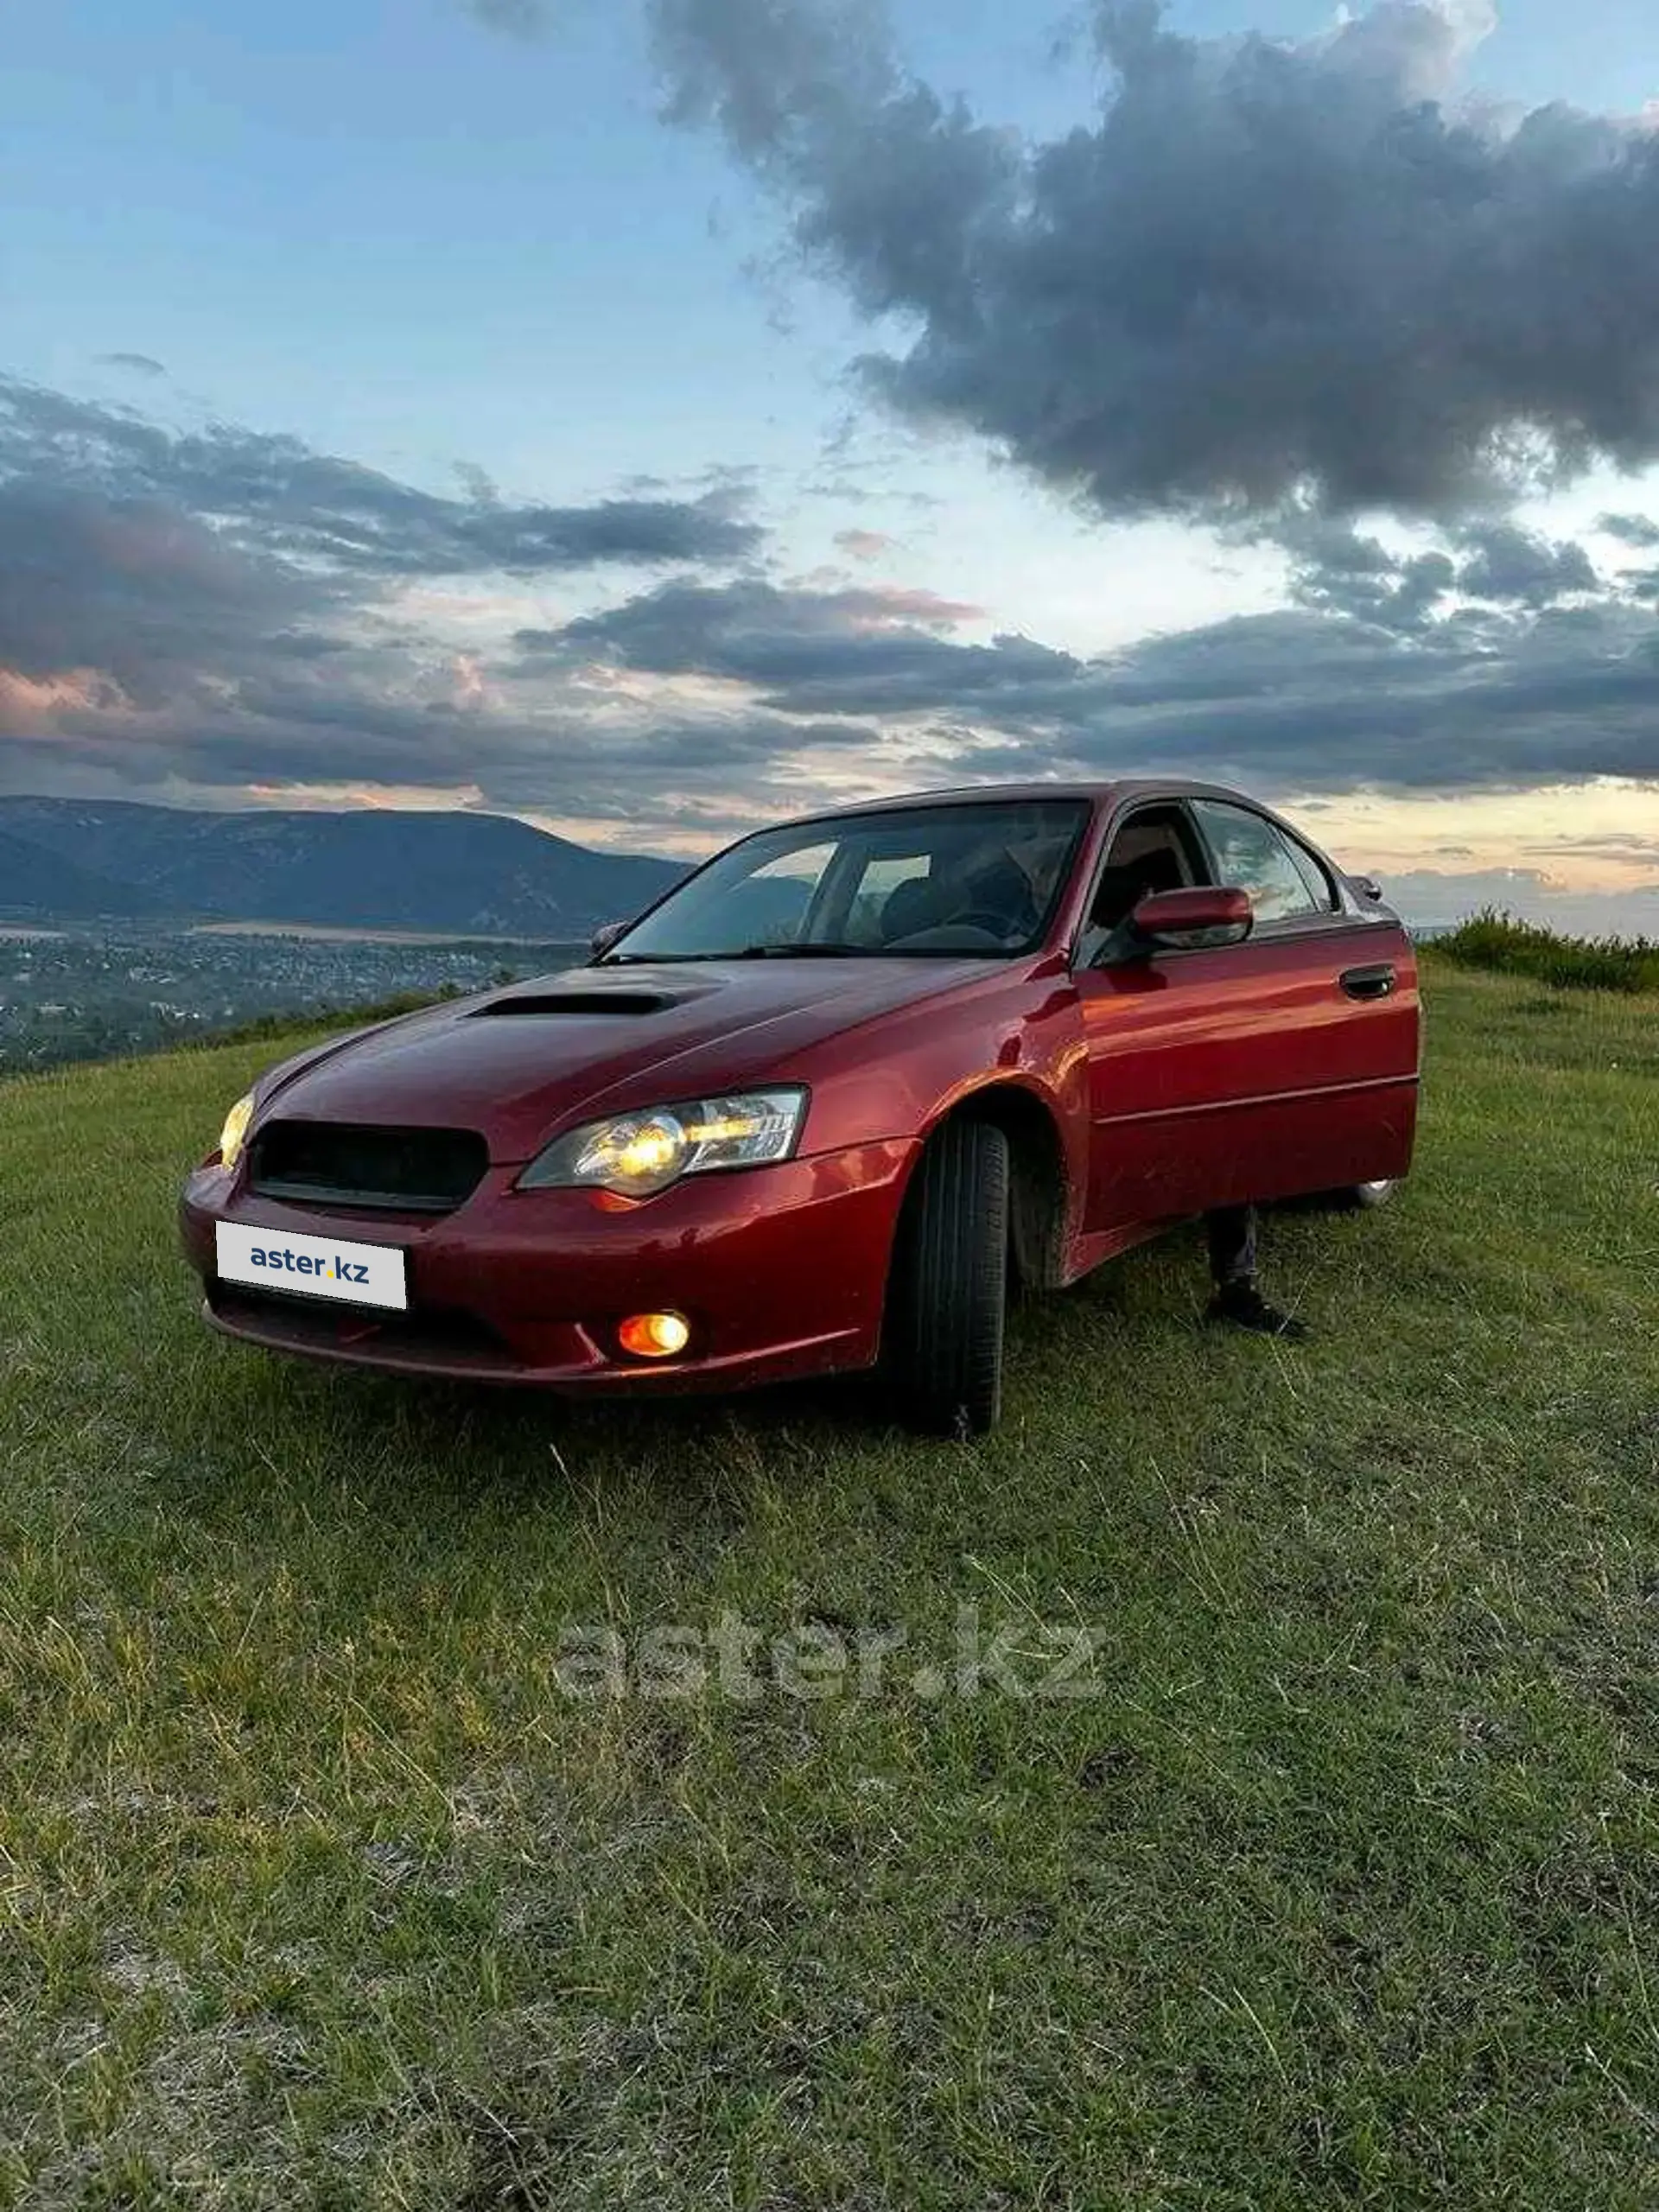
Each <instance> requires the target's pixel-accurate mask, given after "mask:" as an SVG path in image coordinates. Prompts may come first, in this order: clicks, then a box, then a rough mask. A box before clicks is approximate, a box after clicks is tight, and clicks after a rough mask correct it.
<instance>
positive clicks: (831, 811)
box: [784, 776, 1261, 826]
mask: <svg viewBox="0 0 1659 2212" xmlns="http://www.w3.org/2000/svg"><path fill="white" fill-rule="evenodd" d="M1134 798H1224V799H1241V800H1243V803H1244V804H1245V805H1247V806H1256V805H1259V804H1261V802H1260V801H1259V800H1256V799H1252V798H1250V797H1249V794H1248V792H1245V791H1234V790H1232V789H1231V788H1230V786H1229V785H1224V784H1205V783H1195V782H1192V781H1191V780H1190V779H1186V778H1184V777H1180V776H1129V777H1122V778H1119V779H1116V780H1115V781H1113V782H1111V783H1105V784H1081V783H1020V784H958V785H952V786H950V788H949V789H947V790H944V791H903V792H899V793H897V794H895V795H893V797H891V798H868V799H859V800H857V801H855V803H853V804H849V805H847V806H834V807H824V808H823V809H821V810H817V811H816V812H814V813H811V814H803V815H798V816H797V817H795V819H796V820H797V821H799V822H833V821H835V820H836V819H838V818H840V817H843V816H848V815H861V814H889V813H893V812H896V811H898V810H901V809H903V808H905V807H912V806H973V805H981V806H991V805H997V804H1001V805H1004V806H1007V805H1029V804H1031V803H1032V802H1033V800H1039V799H1072V800H1082V801H1084V802H1085V803H1086V804H1088V805H1090V806H1095V807H1098V806H1103V805H1114V806H1115V805H1118V804H1122V802H1123V801H1124V800H1126V799H1134ZM784 826H792V825H784Z"/></svg>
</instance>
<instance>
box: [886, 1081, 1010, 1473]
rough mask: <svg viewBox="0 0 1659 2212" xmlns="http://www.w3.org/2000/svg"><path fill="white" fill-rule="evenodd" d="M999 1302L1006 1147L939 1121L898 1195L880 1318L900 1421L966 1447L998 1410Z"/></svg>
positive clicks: (969, 1125)
mask: <svg viewBox="0 0 1659 2212" xmlns="http://www.w3.org/2000/svg"><path fill="white" fill-rule="evenodd" d="M1007 1302H1008V1141H1007V1137H1006V1136H1005V1135H1003V1134H1002V1132H1001V1129H999V1128H994V1127H993V1126H992V1125H991V1124H990V1123H989V1122H971V1121H960V1122H946V1123H945V1125H944V1128H942V1129H940V1130H939V1131H938V1134H937V1135H935V1136H934V1137H933V1138H932V1139H931V1141H930V1142H929V1144H928V1147H927V1149H926V1151H925V1153H924V1154H923V1155H922V1159H921V1163H920V1165H919V1166H918V1168H917V1170H916V1173H915V1177H914V1179H913V1180H912V1184H911V1187H910V1190H909V1191H908V1192H907V1193H906V1199H905V1208H904V1213H903V1216H902V1217H901V1219H900V1223H899V1244H898V1249H897V1252H896V1254H895V1262H894V1268H893V1287H892V1294H891V1297H890V1299H889V1303H888V1311H887V1354H888V1358H887V1363H888V1368H889V1371H890V1374H891V1376H892V1378H893V1383H894V1385H895V1387H896V1389H897V1393H898V1395H899V1402H900V1403H901V1405H902V1407H903V1409H904V1412H905V1415H906V1419H907V1420H908V1421H910V1422H911V1423H912V1426H913V1427H917V1428H918V1429H920V1430H922V1431H923V1432H925V1433H926V1434H928V1435H930V1436H952V1437H956V1438H958V1439H961V1440H966V1439H967V1438H969V1437H971V1436H983V1435H986V1434H987V1433H988V1432H989V1431H990V1430H991V1429H993V1428H995V1426H996V1423H997V1419H998V1416H999V1415H1000V1414H1001V1410H1002V1340H1003V1333H1004V1329H1005V1326H1006V1323H1007Z"/></svg>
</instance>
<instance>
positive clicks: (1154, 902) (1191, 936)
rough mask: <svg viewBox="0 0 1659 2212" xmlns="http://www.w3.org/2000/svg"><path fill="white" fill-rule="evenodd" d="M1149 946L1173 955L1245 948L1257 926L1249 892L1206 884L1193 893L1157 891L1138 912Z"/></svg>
mask: <svg viewBox="0 0 1659 2212" xmlns="http://www.w3.org/2000/svg"><path fill="white" fill-rule="evenodd" d="M1134 919H1135V935H1136V936H1137V937H1138V938H1140V939H1141V942H1142V943H1143V944H1147V945H1150V946H1154V947H1163V948H1166V949H1168V950H1171V951H1179V950H1184V949H1187V950H1190V949H1192V948H1193V947H1196V946H1198V945H1206V944H1208V945H1222V944H1243V942H1244V940H1245V938H1247V937H1249V933H1250V931H1251V930H1252V929H1254V927H1255V908H1254V907H1253V906H1251V905H1250V894H1249V892H1248V891H1237V890H1229V889H1225V888H1223V887H1221V886H1219V885H1215V884H1202V885H1199V886H1198V887H1197V888H1195V889H1193V890H1191V891H1154V892H1153V893H1151V894H1150V895H1149V896H1148V897H1147V898H1145V899H1142V900H1141V904H1140V905H1139V906H1137V907H1136V908H1135V916H1134Z"/></svg>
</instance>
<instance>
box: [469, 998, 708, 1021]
mask: <svg viewBox="0 0 1659 2212" xmlns="http://www.w3.org/2000/svg"><path fill="white" fill-rule="evenodd" d="M678 1004H679V1001H678V1000H677V999H676V998H673V997H671V995H669V994H668V993H667V992H666V991H525V992H523V993H521V994H520V995H519V996H518V997H517V998H508V999H494V1000H493V1001H491V1003H490V1004H489V1005H488V1006H481V1007H479V1009H478V1011H477V1013H476V1014H470V1015H469V1016H468V1017H467V1019H468V1020H472V1021H499V1020H502V1019H503V1018H504V1017H505V1016H506V1015H507V1014H515V1015H518V1016H520V1017H523V1016H526V1015H539V1016H541V1017H542V1018H543V1019H544V1020H555V1019H556V1018H557V1017H558V1016H559V1015H560V1014H665V1013H666V1012H667V1011H668V1009H669V1007H671V1006H677V1005H678Z"/></svg>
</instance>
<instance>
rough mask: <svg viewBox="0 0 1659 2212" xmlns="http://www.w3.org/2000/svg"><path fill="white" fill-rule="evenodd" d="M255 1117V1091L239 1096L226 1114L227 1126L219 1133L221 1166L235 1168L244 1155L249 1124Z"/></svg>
mask: <svg viewBox="0 0 1659 2212" xmlns="http://www.w3.org/2000/svg"><path fill="white" fill-rule="evenodd" d="M252 1119H253V1093H252V1092H251V1091H249V1093H248V1095H247V1096H246V1097H245V1098H238V1100H237V1102H236V1103H235V1105H234V1106H232V1109H231V1110H230V1112H229V1113H228V1114H227V1115H226V1116H225V1126H224V1128H222V1129H221V1130H220V1131H219V1164H220V1166H223V1167H225V1168H226V1169H227V1170H228V1169H230V1168H233V1167H234V1166H236V1163H237V1161H238V1160H240V1159H241V1157H242V1147H243V1146H244V1145H245V1144H246V1142H247V1141H248V1124H249V1122H251V1121H252Z"/></svg>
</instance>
